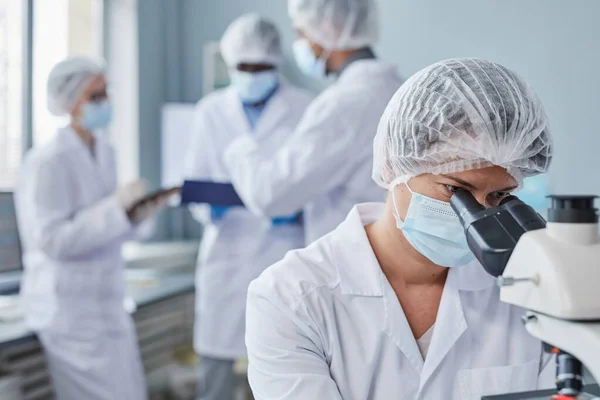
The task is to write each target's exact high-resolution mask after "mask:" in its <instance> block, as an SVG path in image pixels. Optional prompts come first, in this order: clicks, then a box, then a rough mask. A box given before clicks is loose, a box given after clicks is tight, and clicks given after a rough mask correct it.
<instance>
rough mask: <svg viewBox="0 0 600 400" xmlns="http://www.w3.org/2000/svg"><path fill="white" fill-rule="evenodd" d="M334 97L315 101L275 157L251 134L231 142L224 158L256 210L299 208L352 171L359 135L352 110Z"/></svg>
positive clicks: (284, 212)
mask: <svg viewBox="0 0 600 400" xmlns="http://www.w3.org/2000/svg"><path fill="white" fill-rule="evenodd" d="M325 100H327V99H325ZM330 100H332V99H330ZM328 103H331V101H316V103H314V102H313V104H311V106H310V107H309V108H308V109H307V111H306V113H305V114H304V116H303V117H302V120H301V122H300V123H299V124H298V126H297V127H296V130H295V131H294V132H293V133H292V134H291V135H290V137H289V139H288V140H286V142H285V143H284V144H283V145H282V146H281V147H280V148H279V150H278V151H277V153H276V154H275V155H274V156H273V157H269V158H267V157H264V156H263V155H262V154H261V152H260V149H259V146H258V145H257V143H256V141H255V140H254V138H253V137H252V136H251V135H250V134H246V135H243V136H241V137H239V138H237V139H236V140H235V141H233V142H232V143H231V144H230V145H229V146H228V147H227V148H226V150H225V153H224V162H225V165H226V168H227V169H228V172H229V176H230V178H231V182H232V183H233V185H234V187H235V190H236V191H237V192H238V194H239V196H240V198H241V199H242V201H243V202H244V204H245V205H246V207H247V208H248V209H249V210H250V211H252V212H253V213H254V214H257V215H261V216H268V217H276V216H279V215H290V214H293V213H295V212H297V211H298V210H301V209H302V208H303V207H304V205H305V204H306V203H307V202H309V201H310V200H312V199H314V198H315V197H317V196H319V195H321V194H323V193H327V192H329V191H331V190H332V189H334V188H336V187H338V186H341V185H342V184H343V183H344V182H345V181H346V180H347V179H349V177H350V176H351V175H352V173H353V172H354V170H355V165H356V163H355V162H353V159H352V157H353V156H355V155H354V154H352V153H353V151H352V149H353V148H355V147H354V146H355V144H354V141H355V140H356V138H355V137H353V135H352V134H350V133H349V132H353V131H356V129H354V130H352V129H346V126H347V124H348V122H347V119H348V116H346V118H344V117H343V116H342V115H341V114H340V110H339V109H338V108H337V107H335V106H334V105H333V104H328ZM341 108H344V107H341Z"/></svg>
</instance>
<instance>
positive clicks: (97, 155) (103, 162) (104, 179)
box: [57, 126, 114, 194]
mask: <svg viewBox="0 0 600 400" xmlns="http://www.w3.org/2000/svg"><path fill="white" fill-rule="evenodd" d="M57 140H59V141H60V147H61V148H69V149H73V150H74V151H76V152H77V153H82V162H84V163H85V164H84V165H80V167H82V168H85V167H86V166H87V167H89V168H90V170H91V171H94V172H93V173H95V174H96V175H97V177H98V183H99V184H100V185H102V188H103V192H104V193H105V194H109V193H110V192H111V191H112V190H113V189H114V188H113V186H114V182H113V176H112V174H113V170H112V163H113V161H114V160H113V158H112V148H111V146H110V143H109V142H108V139H107V138H106V137H104V136H103V134H97V135H94V153H93V154H92V151H91V150H90V148H89V147H88V146H87V145H86V144H85V143H84V142H83V140H81V138H80V137H79V135H78V134H77V132H75V130H74V129H73V128H72V127H71V126H66V127H64V128H61V129H60V130H59V132H58V137H57ZM83 160H84V161H83Z"/></svg>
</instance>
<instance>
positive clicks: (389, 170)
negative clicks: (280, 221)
mask: <svg viewBox="0 0 600 400" xmlns="http://www.w3.org/2000/svg"><path fill="white" fill-rule="evenodd" d="M373 152H374V153H373V156H374V165H373V179H374V180H375V182H377V184H378V185H380V186H381V187H383V188H385V189H387V190H388V196H387V199H386V202H385V204H379V203H367V204H359V205H357V206H356V207H354V209H353V210H352V211H351V212H350V213H349V215H348V217H347V218H346V220H345V221H344V222H342V224H341V225H340V226H339V227H338V228H337V229H336V230H334V231H333V232H331V233H329V234H328V235H326V236H324V237H322V238H321V239H319V240H317V241H316V242H314V243H313V244H311V245H310V246H309V247H307V248H305V249H302V250H297V251H292V252H290V253H288V255H287V256H286V257H285V258H284V259H283V260H282V261H280V262H279V263H277V264H275V265H273V266H271V267H270V268H268V269H267V270H266V271H265V272H264V273H263V274H262V275H261V276H260V278H258V279H257V280H255V281H254V282H253V283H252V284H251V285H250V288H249V295H248V305H247V331H246V344H247V347H248V355H249V362H250V363H249V371H248V375H249V380H250V384H251V386H252V390H253V393H254V397H255V399H257V400H274V399H278V400H301V399H302V400H304V399H328V400H342V399H344V400H349V399H369V400H389V399H392V398H402V399H413V400H416V399H424V400H429V399H456V400H459V399H460V400H463V399H469V400H471V399H472V400H479V399H480V398H481V397H482V396H483V395H488V394H499V393H507V392H519V391H527V390H533V389H536V388H538V387H551V386H552V384H553V381H554V365H553V362H552V361H551V360H552V359H551V358H550V356H548V355H546V354H544V353H543V350H542V344H541V342H540V341H539V340H538V339H536V338H534V337H533V336H531V335H530V334H529V333H528V332H527V331H526V329H525V328H524V326H523V324H522V323H521V315H522V314H523V310H521V309H520V308H518V307H514V306H511V305H509V304H505V303H502V302H501V301H500V298H499V289H498V287H497V286H496V285H495V281H494V279H493V278H492V277H491V276H489V275H487V273H486V272H485V271H484V270H483V268H482V267H481V265H480V264H479V263H478V262H477V261H475V259H474V256H473V254H472V253H471V251H470V249H469V248H468V246H467V243H466V240H465V235H464V232H463V228H462V226H461V224H460V222H459V220H458V216H457V215H456V214H455V213H454V211H453V210H452V208H451V207H450V204H449V201H450V198H451V197H452V195H453V194H454V193H455V192H456V191H459V190H467V191H469V192H470V193H471V194H472V195H473V196H474V197H475V198H476V199H477V201H478V202H479V203H481V204H482V205H484V206H486V207H490V206H494V205H497V204H498V203H499V202H500V201H501V200H502V199H503V198H504V197H506V196H508V195H509V194H510V193H511V192H513V191H515V190H517V189H518V188H519V187H520V186H521V184H522V181H523V178H524V177H527V176H534V175H537V174H541V173H545V172H546V171H547V169H548V167H549V165H550V161H551V159H552V141H551V136H550V132H549V129H548V120H547V117H546V114H545V112H544V110H543V108H542V104H541V102H540V100H539V99H538V97H537V95H536V94H535V93H534V91H533V90H532V89H531V88H530V86H529V85H528V84H527V83H525V82H524V81H523V80H522V79H520V78H519V77H517V75H516V74H515V73H514V72H513V71H511V70H509V69H508V68H506V67H504V66H502V65H499V64H496V63H493V62H489V61H485V60H481V59H453V60H447V61H443V62H440V63H437V64H434V65H432V66H429V67H427V68H425V69H423V70H422V71H420V72H418V73H417V74H415V75H414V76H413V77H412V78H410V79H409V80H408V81H407V82H406V83H405V84H404V85H402V87H401V88H400V89H399V90H398V91H397V92H396V94H395V95H394V97H393V98H392V100H391V101H390V103H389V104H388V106H387V109H386V111H385V113H384V114H383V117H382V118H381V121H380V124H379V127H378V130H377V134H376V137H375V141H374V146H373ZM348 156H349V157H350V156H351V154H349V155H348Z"/></svg>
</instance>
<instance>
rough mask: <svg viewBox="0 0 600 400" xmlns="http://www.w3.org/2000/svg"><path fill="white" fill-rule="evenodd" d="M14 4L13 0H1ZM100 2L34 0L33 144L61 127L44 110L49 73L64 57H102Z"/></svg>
mask: <svg viewBox="0 0 600 400" xmlns="http://www.w3.org/2000/svg"><path fill="white" fill-rule="evenodd" d="M4 1H14V0H4ZM102 4H103V1H102V0H52V1H48V0H35V2H34V8H33V15H34V19H33V21H34V22H33V143H34V144H35V145H37V144H41V143H44V142H45V141H47V140H48V139H50V138H52V136H54V134H55V132H56V130H57V128H59V127H60V126H63V125H65V123H66V119H65V118H57V117H54V116H53V115H51V114H50V113H49V112H48V109H47V107H46V100H47V99H46V80H47V78H48V74H49V73H50V70H51V69H52V67H53V66H54V64H56V63H57V62H59V61H60V60H62V59H64V58H65V57H67V56H73V55H79V56H90V57H95V58H100V57H102V10H103V7H102Z"/></svg>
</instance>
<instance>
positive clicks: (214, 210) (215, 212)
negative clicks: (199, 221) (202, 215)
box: [210, 204, 230, 221]
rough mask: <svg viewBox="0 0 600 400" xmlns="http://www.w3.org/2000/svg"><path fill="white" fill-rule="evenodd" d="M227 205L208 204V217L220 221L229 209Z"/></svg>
mask: <svg viewBox="0 0 600 400" xmlns="http://www.w3.org/2000/svg"><path fill="white" fill-rule="evenodd" d="M229 208H230V207H229V206H214V205H212V204H211V205H210V219H211V220H213V221H220V220H222V219H223V217H224V216H225V214H226V213H227V210H229Z"/></svg>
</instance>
